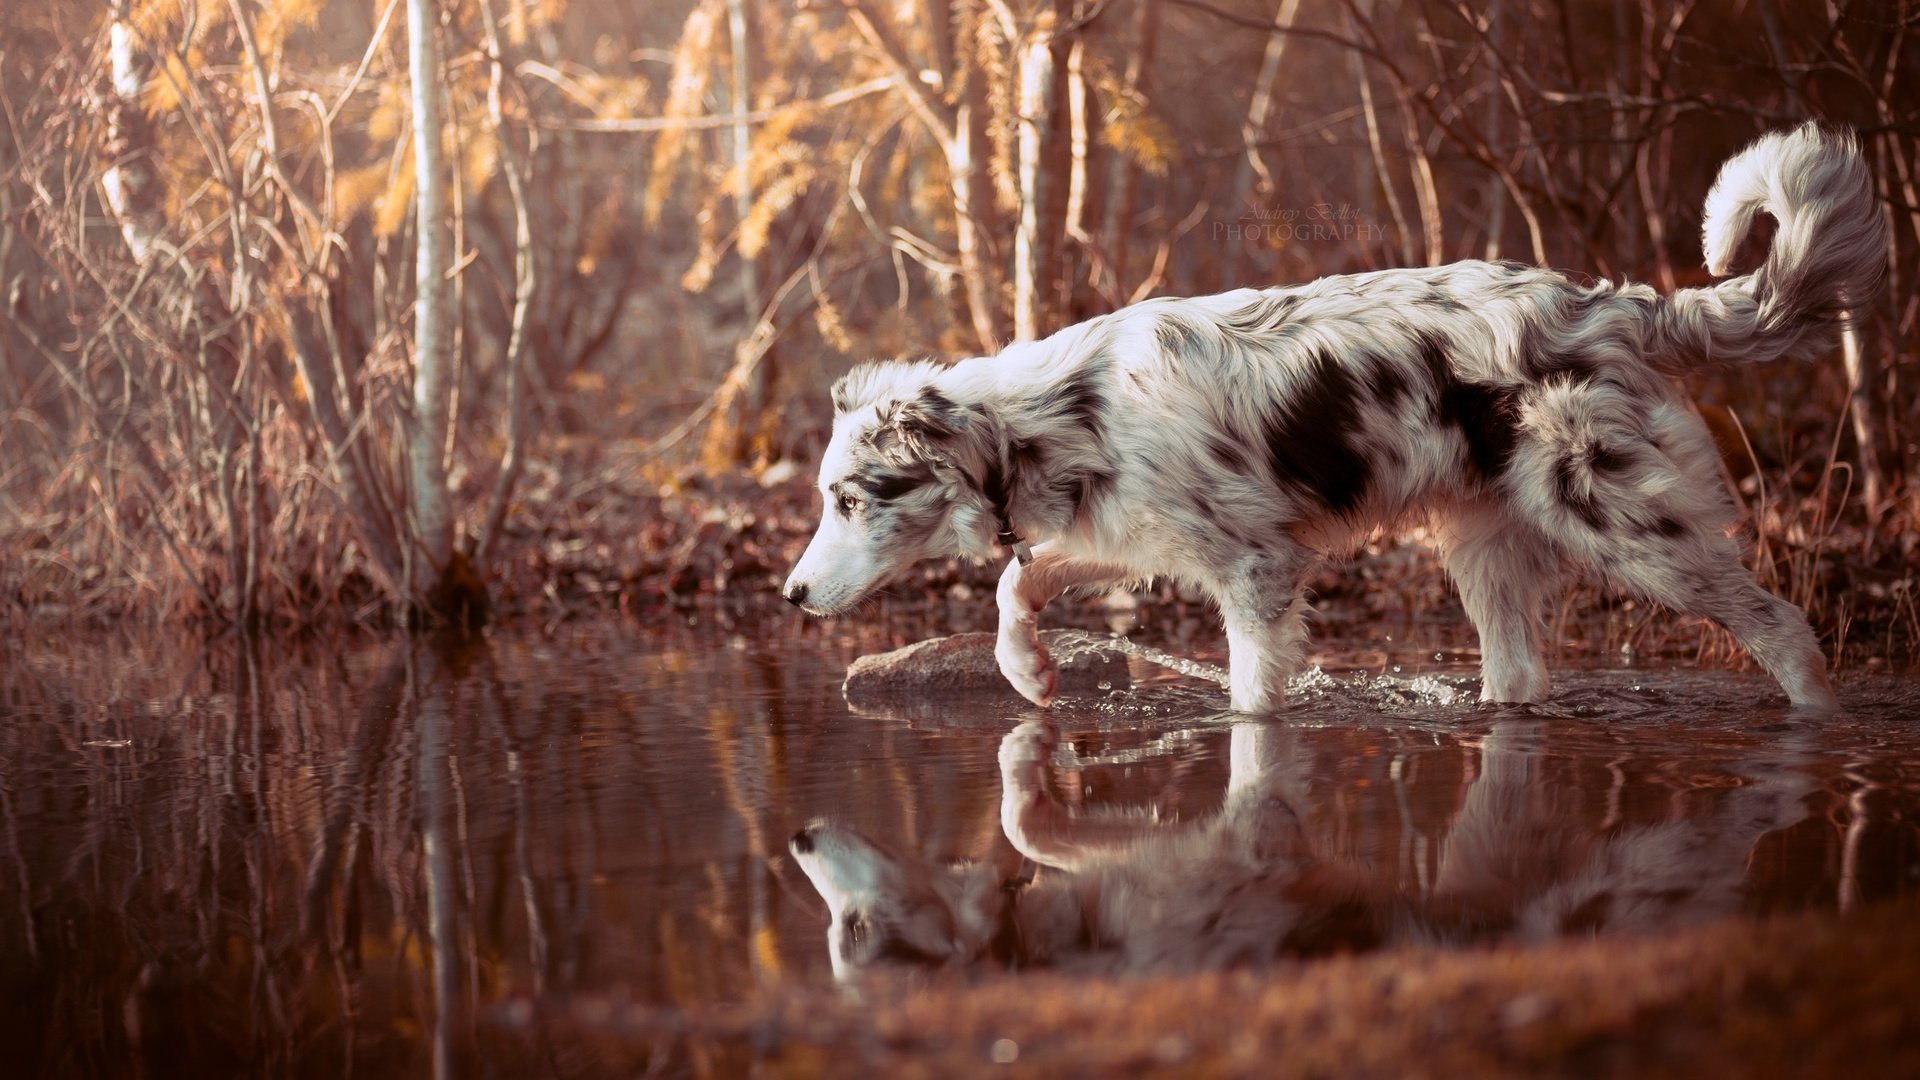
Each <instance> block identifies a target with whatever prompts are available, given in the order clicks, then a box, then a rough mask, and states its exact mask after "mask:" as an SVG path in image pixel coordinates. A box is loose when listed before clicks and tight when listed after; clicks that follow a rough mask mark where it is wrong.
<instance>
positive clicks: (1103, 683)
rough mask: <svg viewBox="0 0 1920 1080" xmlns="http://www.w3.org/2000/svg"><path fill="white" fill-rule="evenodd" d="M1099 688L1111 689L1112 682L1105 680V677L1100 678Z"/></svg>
mask: <svg viewBox="0 0 1920 1080" xmlns="http://www.w3.org/2000/svg"><path fill="white" fill-rule="evenodd" d="M1100 689H1102V690H1111V689H1113V684H1112V683H1110V682H1108V681H1107V680H1105V679H1101V680H1100Z"/></svg>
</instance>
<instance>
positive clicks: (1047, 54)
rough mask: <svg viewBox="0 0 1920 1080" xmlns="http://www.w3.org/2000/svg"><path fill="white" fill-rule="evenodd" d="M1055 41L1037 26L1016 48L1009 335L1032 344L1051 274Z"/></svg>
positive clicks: (1043, 329) (1044, 322) (1049, 30)
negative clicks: (1016, 167) (1015, 218)
mask: <svg viewBox="0 0 1920 1080" xmlns="http://www.w3.org/2000/svg"><path fill="white" fill-rule="evenodd" d="M1053 49H1054V41H1053V27H1052V24H1047V25H1044V26H1040V27H1036V28H1035V29H1034V32H1033V35H1032V37H1030V38H1029V39H1028V41H1027V42H1026V44H1025V45H1023V46H1022V47H1021V49H1020V59H1019V64H1020V103H1019V113H1020V172H1019V176H1020V227H1019V229H1018V231H1016V232H1015V233H1014V238H1013V336H1014V338H1015V339H1016V340H1020V341H1032V340H1034V339H1037V338H1039V337H1041V336H1043V335H1044V334H1046V333H1047V332H1048V331H1049V330H1050V329H1051V327H1050V326H1049V325H1048V321H1049V320H1048V316H1047V312H1046V296H1047V294H1048V292H1049V284H1050V282H1049V278H1050V276H1051V274H1052V272H1053V259H1052V255H1053V250H1054V244H1053V237H1052V235H1051V232H1052V230H1051V229H1049V228H1048V224H1049V223H1048V220H1047V217H1048V215H1047V208H1048V204H1049V202H1050V200H1051V195H1052V191H1051V190H1050V189H1051V187H1052V177H1051V176H1049V175H1048V169H1047V161H1046V158H1047V139H1048V135H1049V134H1050V133H1051V132H1052V129H1053V103H1054V102H1053V84H1054V57H1053Z"/></svg>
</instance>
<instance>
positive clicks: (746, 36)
mask: <svg viewBox="0 0 1920 1080" xmlns="http://www.w3.org/2000/svg"><path fill="white" fill-rule="evenodd" d="M727 40H728V43H729V45H730V46H731V51H732V54H733V80H732V98H733V131H732V135H733V209H734V217H735V220H737V221H740V222H745V221H746V220H747V215H749V214H751V213H752V212H753V174H752V158H753V125H752V123H751V122H749V121H748V120H747V114H748V113H750V112H751V111H752V110H753V81H752V58H753V52H752V48H753V43H752V33H751V24H750V21H749V19H748V12H747V0H727ZM739 255H740V296H741V304H742V311H743V312H744V314H745V320H744V323H745V325H748V326H751V325H753V323H754V322H755V321H756V320H758V319H759V318H760V276H759V266H758V265H757V264H756V262H755V260H754V259H752V258H751V257H749V256H748V255H747V254H746V252H744V251H741V252H739ZM776 355H777V354H776V353H774V352H769V353H768V354H767V355H766V357H764V358H763V359H762V360H761V361H760V363H759V364H758V365H757V366H756V367H755V368H754V369H753V376H752V380H751V382H750V383H749V384H748V386H747V387H746V393H745V394H744V395H743V397H742V405H741V406H740V413H741V415H740V416H739V422H738V423H736V424H735V425H734V429H733V430H734V446H733V455H732V456H733V460H734V461H735V462H736V463H737V462H743V461H745V460H746V459H747V456H748V455H749V454H750V453H752V449H753V436H754V431H755V429H756V427H757V425H759V424H762V423H764V422H765V417H766V413H767V411H768V410H769V409H770V408H771V407H772V404H773V401H772V398H773V384H774V380H775V377H776V375H777V374H778V366H777V364H776V363H775V356H776Z"/></svg>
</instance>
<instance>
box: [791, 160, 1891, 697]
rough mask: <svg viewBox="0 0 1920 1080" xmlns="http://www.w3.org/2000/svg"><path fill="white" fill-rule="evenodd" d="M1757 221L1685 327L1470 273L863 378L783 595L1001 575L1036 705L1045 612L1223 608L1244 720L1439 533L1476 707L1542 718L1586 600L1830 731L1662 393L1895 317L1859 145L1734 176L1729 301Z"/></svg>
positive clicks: (1636, 307) (1816, 675) (1726, 511)
mask: <svg viewBox="0 0 1920 1080" xmlns="http://www.w3.org/2000/svg"><path fill="white" fill-rule="evenodd" d="M1762 211H1765V212H1767V213H1770V214H1772V215H1773V217H1774V218H1775V219H1776V220H1777V222H1778V229H1777V231H1776V232H1775V234H1774V236H1773V240H1772V244H1771V248H1770V250H1769V251H1768V254H1767V257H1766V260H1765V262H1764V263H1763V264H1762V265H1761V266H1760V267H1759V268H1758V269H1756V270H1754V271H1753V272H1751V273H1746V274H1741V275H1738V276H1734V277H1726V278H1725V279H1724V280H1722V281H1720V282H1718V283H1717V284H1714V285H1711V286H1707V287H1704V288H1694V289H1681V290H1679V291H1677V292H1675V293H1673V294H1672V295H1670V296H1661V295H1659V294H1657V293H1656V292H1655V291H1654V290H1653V289H1652V288H1651V287H1649V286H1646V285H1634V284H1622V285H1615V284H1613V283H1611V282H1608V281H1604V280H1603V281H1599V282H1597V283H1595V284H1592V285H1583V284H1580V283H1577V282H1575V281H1572V280H1569V279H1568V278H1567V277H1566V276H1564V275H1562V274H1559V273H1556V272H1554V271H1551V270H1543V269H1540V268H1537V267H1531V266H1525V265H1521V264H1518V263H1511V262H1507V263H1488V262H1479V261H1467V262H1458V263H1454V264H1452V265H1450V266H1440V267H1432V268H1427V269H1407V270H1382V271H1378V272H1375V273H1369V274H1355V275H1343V276H1338V277H1327V278H1321V279H1320V280H1318V281H1314V282H1312V283H1310V284H1306V285H1298V286H1290V287H1285V288H1271V289H1236V290H1234V291H1232V292H1225V293H1220V294H1219V295H1216V296H1205V297H1194V298H1185V299H1178V298H1166V299H1156V300H1148V301H1145V302H1142V303H1138V304H1134V305H1132V306H1130V307H1127V308H1124V309H1122V310H1120V311H1116V312H1114V313H1112V314H1110V315H1105V316H1101V317H1099V318H1095V319H1091V320H1088V321H1087V322H1084V323H1081V324H1079V325H1077V326H1072V327H1068V328H1067V329H1065V330H1062V331H1060V332H1058V333H1056V334H1054V335H1052V336H1050V337H1048V338H1045V339H1044V340H1040V341H1026V342H1018V343H1015V344H1013V345H1009V346H1007V347H1006V348H1005V349H1003V350H1001V352H1000V353H999V354H998V355H996V356H990V357H978V358H974V359H969V360H964V361H961V362H960V363H957V364H954V365H952V366H943V365H940V364H936V363H931V362H917V363H886V364H873V365H866V366H863V367H859V368H856V369H855V370H853V371H852V372H850V373H849V374H848V375H847V376H846V377H844V378H843V379H841V380H840V381H839V383H838V384H837V385H835V387H834V388H833V403H834V410H835V420H834V427H833V436H832V439H831V441H830V442H829V444H828V446H827V449H826V453H825V456H824V458H823V460H822V462H821V465H820V478H819V486H820V490H821V493H822V494H823V495H824V497H825V508H824V513H823V515H822V518H821V522H820V527H819V530H818V532H817V533H816V534H815V535H814V537H813V540H812V542H811V543H810V544H808V546H807V549H806V552H805V554H803V555H802V556H801V557H800V561H799V563H798V564H797V565H796V566H795V567H794V569H793V573H792V575H791V576H790V577H789V578H788V579H787V582H786V585H785V587H784V589H783V595H785V597H786V598H787V599H788V600H790V601H792V602H793V603H795V604H797V605H799V606H800V607H802V608H804V609H805V610H807V611H809V612H812V613H814V614H817V615H831V614H834V613H837V612H843V611H846V610H847V609H848V608H850V607H852V606H853V605H855V604H857V603H858V602H859V601H860V600H862V599H863V598H864V597H866V596H867V595H869V594H870V593H871V592H872V591H873V590H874V589H875V588H876V587H878V586H879V585H881V584H882V583H883V582H884V581H885V580H886V579H887V578H888V577H889V576H890V575H892V574H894V573H895V572H897V571H899V570H901V569H903V568H905V567H907V566H908V565H910V564H912V563H914V562H916V561H917V560H920V559H924V558H928V557H930V556H940V555H955V554H964V555H972V556H976V557H986V556H989V555H991V554H992V553H993V551H994V550H995V545H996V543H997V544H1001V545H1004V546H1006V547H1010V548H1011V549H1012V550H1013V551H1014V553H1015V558H1014V560H1013V561H1011V562H1010V563H1009V564H1008V566H1007V569H1006V572H1005V574H1004V575H1003V576H1002V578H1001V580H1000V589H999V605H1000V626H999V645H998V648H997V650H996V653H997V658H998V660H999V663H1000V667H1001V670H1002V671H1003V672H1004V673H1005V674H1006V676H1007V678H1008V680H1009V681H1011V682H1012V684H1013V686H1014V687H1015V689H1017V690H1019V691H1020V693H1021V694H1022V695H1024V696H1025V697H1027V698H1028V699H1030V700H1032V701H1034V702H1035V703H1037V704H1041V705H1045V704H1047V703H1049V702H1050V700H1051V699H1052V697H1053V694H1054V690H1055V687H1056V685H1057V680H1056V678H1055V672H1054V668H1053V664H1052V661H1051V659H1050V658H1049V657H1048V655H1047V653H1046V651H1045V650H1044V649H1043V648H1042V647H1041V645H1040V643H1039V640H1038V638H1037V636H1036V629H1035V620H1036V617H1037V615H1038V613H1039V610H1040V609H1041V608H1042V607H1043V606H1044V605H1045V604H1046V603H1047V602H1048V601H1049V600H1051V599H1052V598H1053V597H1054V596H1056V595H1058V594H1059V593H1060V592H1061V591H1062V590H1064V589H1067V588H1071V587H1074V586H1079V585H1089V584H1095V583H1100V582H1114V581H1123V580H1132V579H1141V578H1147V577H1152V576H1166V577H1170V578H1173V579H1176V580H1179V581H1183V582H1187V583H1190V584H1192V585H1194V586H1196V587H1198V588H1199V589H1201V590H1202V591H1204V592H1205V593H1206V594H1207V595H1209V596H1210V597H1212V598H1213V599H1214V600H1215V601H1216V603H1217V604H1218V606H1219V609H1220V614H1221V616H1222V619H1223V620H1224V622H1225V624H1226V636H1227V643H1228V651H1229V659H1230V666H1231V671H1232V678H1231V686H1230V690H1231V701H1232V706H1233V708H1234V709H1236V710H1239V711H1243V712H1261V711H1266V710H1270V709H1273V708H1275V707H1277V706H1278V705H1279V704H1280V703H1281V697H1282V694H1283V690H1284V687H1285V685H1286V679H1287V677H1288V676H1289V675H1290V674H1292V673H1294V672H1296V671H1297V670H1298V668H1299V667H1300V666H1301V664H1302V660H1303V646H1304V642H1305V625H1304V619H1305V616H1306V613H1307V601H1306V599H1305V597H1304V596H1303V595H1302V582H1303V581H1304V580H1305V579H1306V578H1307V576H1308V575H1309V574H1310V573H1312V571H1313V570H1314V568H1315V566H1316V565H1317V564H1318V563H1319V562H1320V561H1321V560H1322V559H1323V558H1325V557H1327V556H1328V555H1331V554H1339V553H1343V552H1348V551H1351V550H1353V549H1355V548H1356V547H1357V546H1358V545H1359V544H1360V543H1361V542H1362V541H1363V540H1364V539H1365V538H1366V537H1367V535H1368V534H1369V533H1370V532H1372V531H1373V530H1374V529H1375V528H1377V527H1382V526H1386V527H1392V526H1394V525H1396V524H1397V523H1402V522H1405V521H1407V520H1409V519H1411V518H1414V517H1415V516H1416V515H1423V516H1424V517H1425V518H1426V520H1428V521H1429V522H1430V523H1431V525H1432V526H1433V529H1434V532H1435V534H1436V535H1437V536H1438V537H1439V538H1440V540H1441V543H1442V546H1443V552H1444V556H1445V561H1446V567H1447V570H1448V572H1449V574H1450V575H1451V576H1452V578H1453V580H1454V582H1455V583H1456V584H1457V586H1458V587H1459V589H1460V595H1461V599H1462V601H1463V602H1464V605H1465V607H1466V610H1467V614H1468V616H1469V617H1470V618H1472V620H1473V624H1474V628H1475V629H1476V630H1477V631H1478V633H1479V636H1480V647H1481V656H1482V660H1481V673H1482V692H1481V697H1482V698H1483V699H1484V700H1486V701H1498V702H1527V701H1540V700H1542V699H1544V698H1545V697H1546V696H1547V694H1548V686H1549V684H1548V678H1547V670H1546V665H1545V663H1544V660H1543V656H1542V633H1541V632H1542V625H1543V622H1542V615H1543V610H1544V606H1545V603H1546V601H1547V600H1548V599H1549V598H1551V597H1552V596H1553V595H1554V594H1555V593H1556V592H1558V591H1559V590H1560V589H1561V588H1562V587H1563V585H1564V584H1565V582H1566V580H1567V578H1568V576H1569V575H1570V574H1572V573H1575V572H1586V573H1590V574H1596V575H1598V576H1600V577H1601V578H1603V579H1604V580H1606V581H1607V582H1609V583H1611V584H1613V585H1615V586H1617V587H1619V588H1621V589H1624V590H1625V591H1627V592H1629V593H1632V594H1634V595H1636V596H1639V597H1643V598H1645V599H1647V600H1651V601H1655V602H1657V603H1660V604H1664V605H1666V606H1667V607H1669V608H1672V609H1674V610H1676V611H1679V612H1683V613H1686V614H1692V615H1700V616H1705V617H1706V618H1709V619H1712V620H1714V621H1715V622H1718V623H1719V624H1720V625H1722V626H1724V627H1726V628H1727V629H1728V630H1729V631H1731V632H1732V634H1733V635H1734V637H1735V638H1737V639H1738V640H1739V642H1740V644H1741V645H1742V646H1743V647H1744V648H1745V649H1746V650H1747V652H1748V653H1749V654H1751V655H1752V657H1753V658H1754V660H1756V661H1757V662H1758V663H1759V664H1760V666H1761V667H1763V668H1765V669H1766V670H1767V671H1768V672H1769V673H1770V674H1772V676H1773V677H1774V678H1775V679H1776V680H1778V681H1779V683H1780V685H1781V687H1782V688H1784V689H1785V690H1786V692H1787V696H1788V697H1789V698H1790V699H1791V700H1792V703H1793V704H1794V705H1795V706H1799V707H1804V708H1808V709H1814V710H1824V711H1832V710H1834V709H1836V708H1837V703H1836V700H1835V698H1834V695H1833V691H1832V689H1831V688H1830V686H1829V685H1828V682H1827V676H1826V664H1825V661H1824V659H1823V657H1822V656H1821V653H1820V648H1819V646H1818V644H1817V642H1816V640H1815V638H1814V634H1813V631H1812V630H1811V628H1810V627H1809V626H1808V624H1807V620H1806V617H1805V616H1804V615H1803V614H1802V613H1801V612H1800V611H1799V610H1798V609H1797V608H1795V607H1794V606H1793V605H1792V604H1790V603H1788V602H1786V601H1784V600H1782V599H1780V598H1778V597H1775V596H1773V595H1771V594H1769V593H1768V592H1766V591H1765V590H1764V589H1762V588H1760V587H1759V586H1758V585H1757V584H1755V582H1754V580H1753V576H1752V575H1751V574H1750V573H1749V572H1748V571H1747V569H1746V568H1745V567H1744V566H1743V565H1742V564H1741V562H1740V549H1739V546H1738V545H1737V544H1736V543H1735V542H1734V541H1733V540H1732V539H1731V538H1729V536H1728V534H1727V533H1728V528H1729V526H1730V525H1731V524H1732V523H1733V522H1734V520H1735V517H1736V514H1735V510H1734V507H1733V503H1732V501H1731V499H1730V498H1729V496H1728V493H1727V491H1726V490H1725V486H1724V484H1723V482H1722V479H1721V474H1720V470H1719V465H1718V462H1717V459H1716V452H1715V449H1714V444H1713V442H1712V440H1711V438H1710V437H1709V435H1708V433H1707V430H1706V428H1705V426H1704V425H1703V424H1702V423H1701V421H1700V419H1699V417H1698V416H1697V415H1696V414H1695V413H1694V411H1693V410H1692V409H1691V408H1690V407H1689V405H1688V402H1687V400H1686V398H1685V397H1684V396H1683V395H1682V394H1681V393H1680V392H1678V391H1677V390H1676V389H1675V387H1674V386H1673V385H1672V383H1671V381H1670V380H1671V378H1672V377H1674V376H1677V375H1680V374H1683V373H1685V372H1686V371H1688V370H1689V369H1691V368H1694V367H1696V366H1700V365H1703V364H1708V363H1719V362H1733V361H1738V362H1745V363H1762V362H1766V361H1770V360H1775V359H1780V358H1810V357H1816V356H1819V355H1821V354H1822V352H1823V351H1824V350H1827V349H1828V348H1830V346H1831V344H1832V342H1833V341H1834V339H1835V337H1836V336H1837V333H1838V330H1839V328H1840V326H1841V324H1842V321H1843V320H1844V319H1845V318H1847V317H1848V315H1849V312H1850V310H1851V309H1854V308H1857V307H1858V306H1859V305H1860V304H1862V303H1864V302H1865V301H1866V300H1867V299H1868V298H1869V297H1870V296H1871V295H1872V294H1873V291H1874V289H1875V288H1876V287H1877V285H1878V283H1879V279H1880V276H1881V272H1882V270H1883V268H1884V259H1885V251H1886V235H1887V226H1886V224H1885V221H1884V220H1883V218H1882V215H1881V211H1880V207H1879V206H1878V205H1877V204H1876V202H1875V198H1874V194H1873V185H1872V181H1871V178H1870V176H1869V174H1868V170H1867V167H1866V164H1865V163H1864V161H1862V159H1861V157H1860V154H1859V151H1858V149H1857V148H1856V147H1855V145H1854V143H1853V140H1852V139H1851V138H1850V137H1849V136H1848V135H1845V134H1841V133H1836V132H1831V131H1826V130H1823V129H1821V128H1819V127H1817V126H1815V125H1813V124H1807V125H1804V126H1802V127H1800V128H1798V129H1796V130H1794V131H1791V132H1777V133H1773V134H1769V135H1766V136H1764V137H1763V138H1761V139H1760V140H1759V141H1757V142H1755V143H1753V144H1752V145H1751V146H1748V147H1747V148H1746V149H1745V150H1743V151H1741V152H1740V153H1739V154H1738V155H1736V156H1735V157H1734V158H1733V159H1732V160H1730V161H1728V162H1727V163H1726V164H1725V165H1724V166H1723V167H1722V168H1721V170H1720V176H1719V178H1718V180H1716V181H1715V183H1714V185H1713V189H1712V191H1711V192H1710V193H1709V194H1708V196H1707V202H1706V213H1705V224H1704V230H1703V231H1704V237H1705V247H1706V257H1707V267H1708V269H1709V270H1711V271H1712V272H1713V273H1714V274H1715V275H1718V276H1724V275H1726V274H1727V273H1728V272H1729V270H1730V269H1731V266H1730V264H1731V260H1732V258H1733V254H1734V250H1735V248H1736V247H1737V246H1738V245H1739V244H1740V242H1741V241H1742V240H1743V239H1744V238H1745V237H1746V235H1747V233H1748V231H1749V228H1750V226H1751V225H1752V223H1753V220H1754V217H1755V216H1756V215H1757V214H1759V213H1760V212H1762ZM1029 545H1031V546H1029Z"/></svg>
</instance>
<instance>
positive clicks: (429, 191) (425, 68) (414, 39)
mask: <svg viewBox="0 0 1920 1080" xmlns="http://www.w3.org/2000/svg"><path fill="white" fill-rule="evenodd" d="M436 15H437V12H436V11H435V7H434V4H433V0H407V69H408V75H409V77H410V78H411V80H412V84H413V85H412V95H413V101H412V105H413V168H414V215H415V218H416V231H417V234H418V235H417V242H416V247H415V250H414V285H415V289H416V292H415V294H414V300H413V421H414V423H413V430H412V432H411V433H410V434H411V440H410V443H409V446H408V464H409V473H410V478H411V481H412V485H411V486H412V490H411V496H412V500H411V501H412V508H413V514H412V517H413V530H414V536H413V540H414V544H413V552H414V554H415V555H416V560H417V561H416V560H409V563H408V565H409V573H408V575H407V576H408V589H409V591H410V592H411V593H412V595H413V597H414V598H415V599H416V600H423V599H425V597H426V595H427V593H428V591H429V590H431V589H432V588H434V586H436V585H437V584H439V581H440V578H441V576H442V575H443V574H445V573H446V571H447V568H448V564H449V563H450V562H451V560H452V556H453V514H452V512H451V510H450V508H449V506H448V496H447V463H446V457H445V454H446V447H447V397H448V394H449V391H450V390H451V389H452V387H451V382H450V373H451V369H452V363H451V360H452V357H451V354H450V349H449V346H450V344H451V340H450V338H449V337H448V333H447V331H448V326H447V244H446V222H445V220H444V219H445V216H446V163H445V160H444V155H443V154H442V152H441V147H440V134H441V130H442V129H443V128H444V127H445V120H444V118H443V117H442V115H441V105H440V56H439V50H438V48H437V47H436V45H435V43H434V23H435V22H436V21H437V20H436ZM421 562H424V564H425V565H424V566H422V565H420V563H421Z"/></svg>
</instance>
